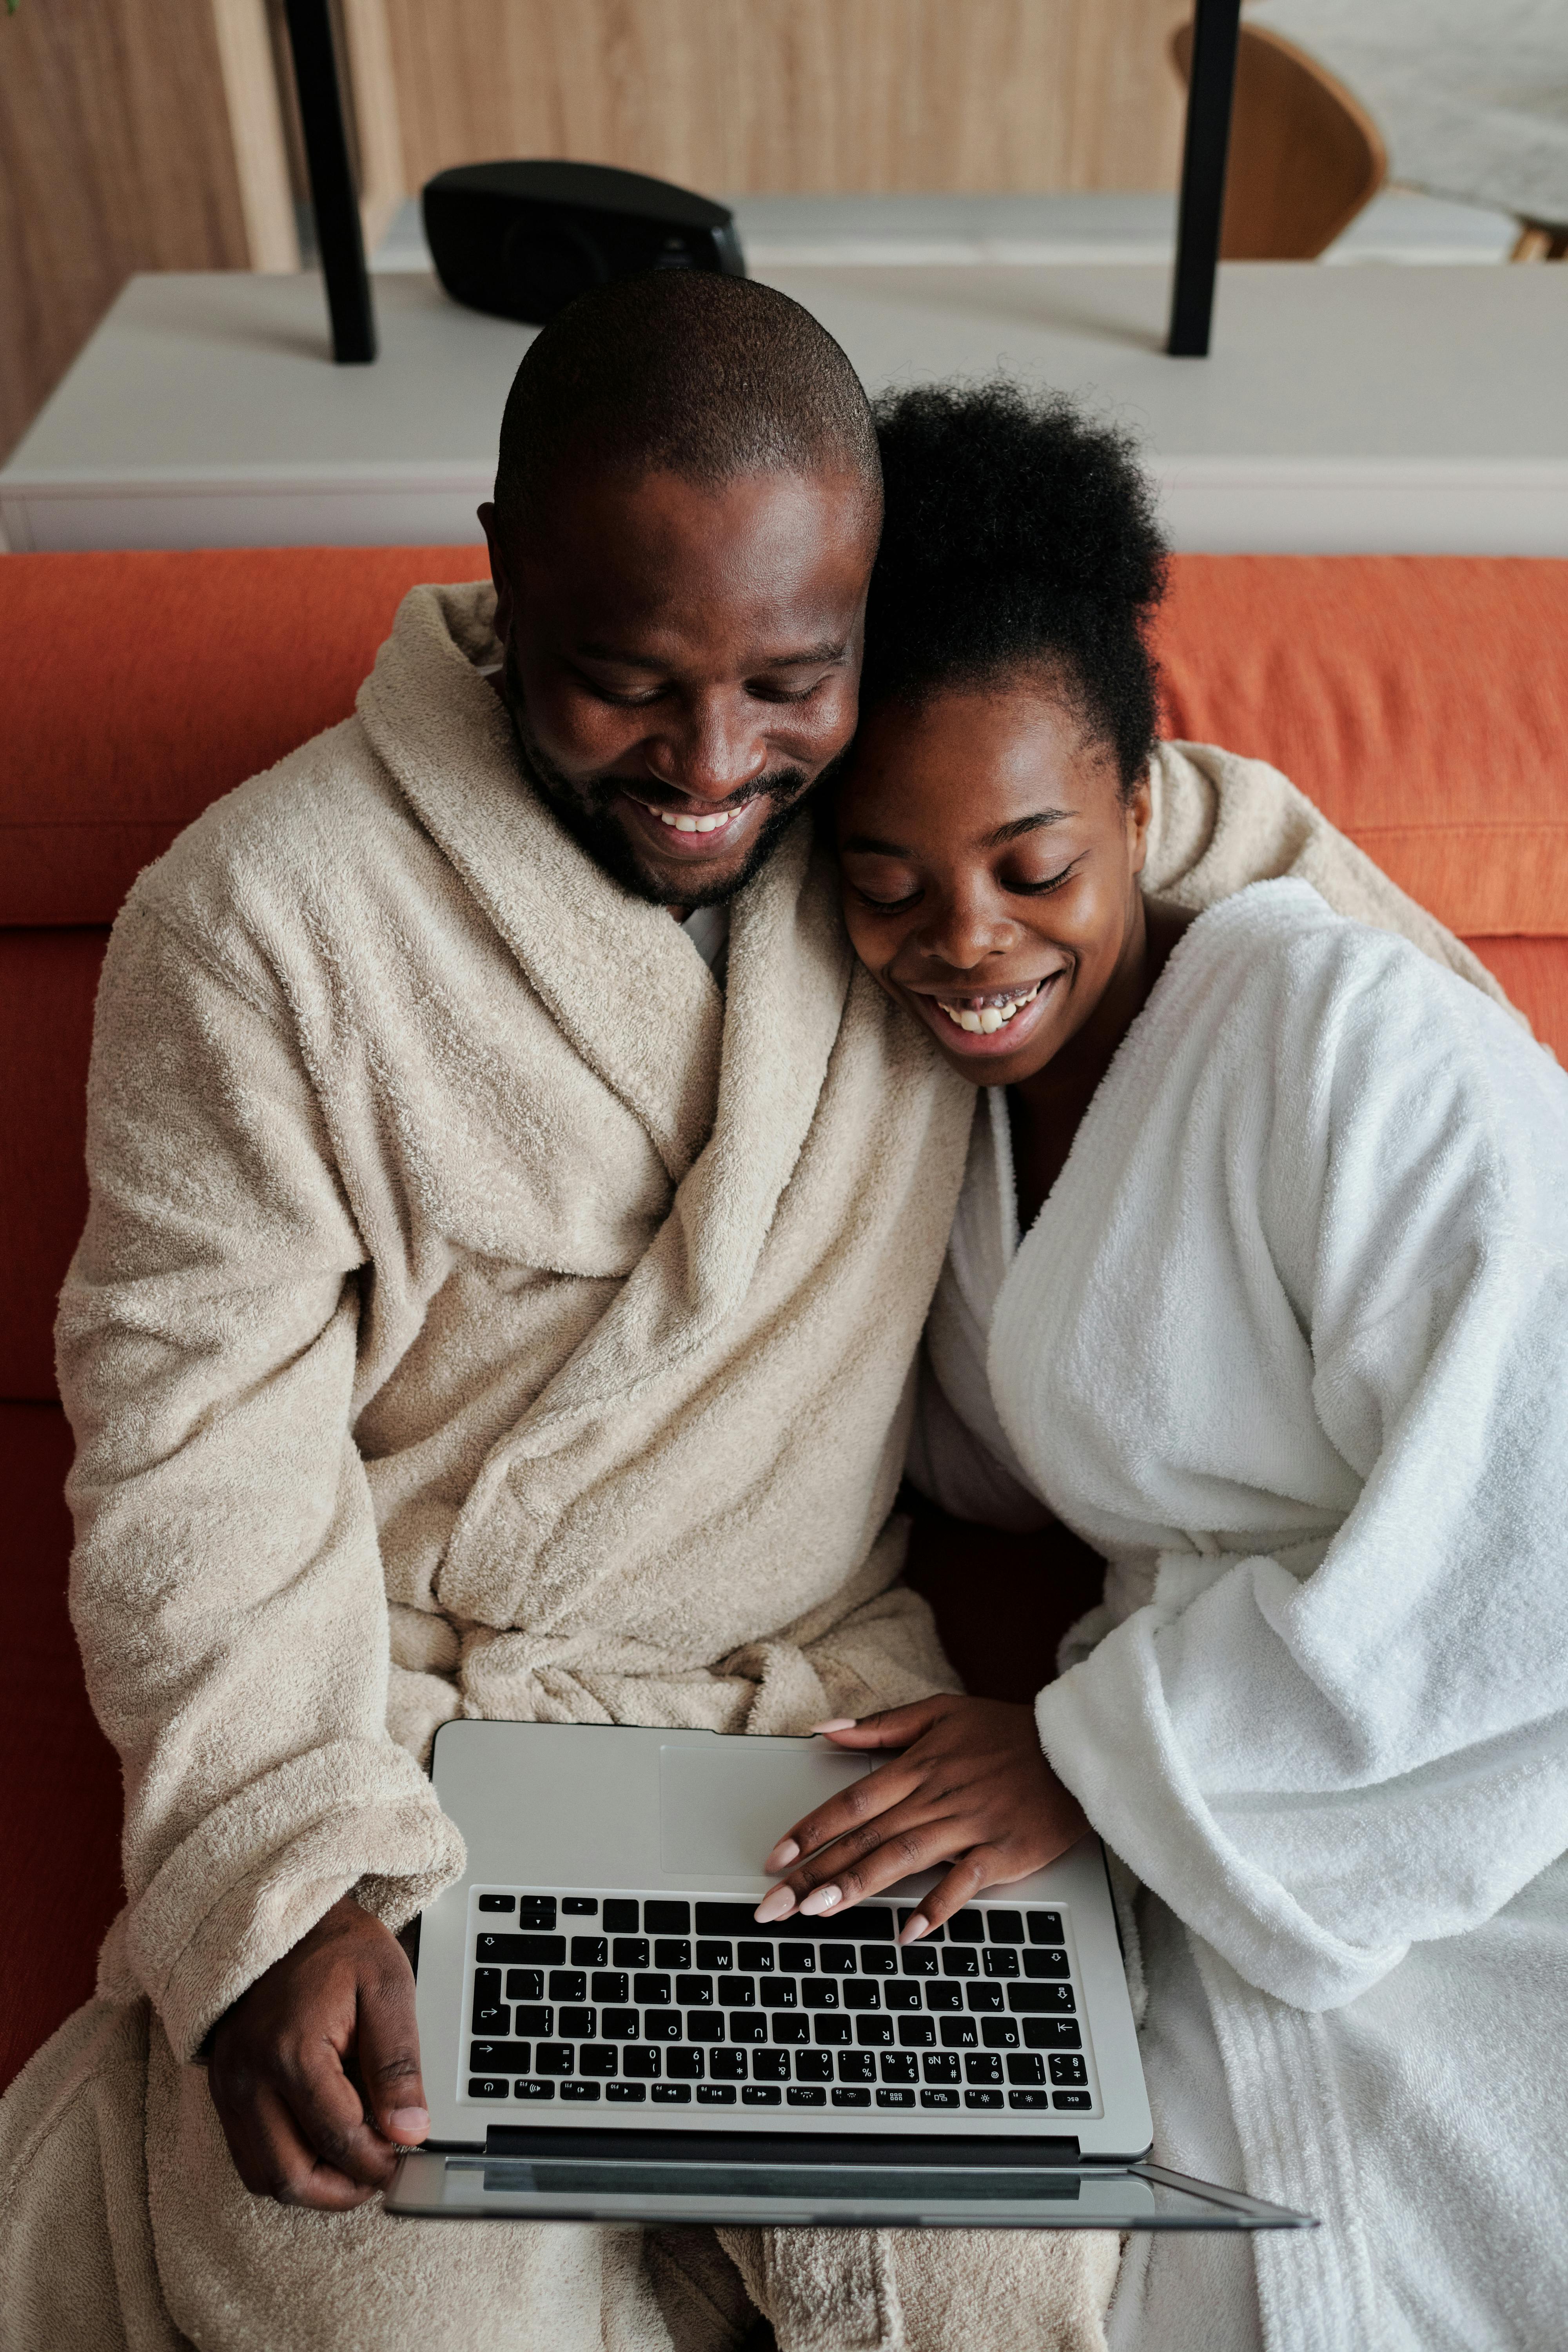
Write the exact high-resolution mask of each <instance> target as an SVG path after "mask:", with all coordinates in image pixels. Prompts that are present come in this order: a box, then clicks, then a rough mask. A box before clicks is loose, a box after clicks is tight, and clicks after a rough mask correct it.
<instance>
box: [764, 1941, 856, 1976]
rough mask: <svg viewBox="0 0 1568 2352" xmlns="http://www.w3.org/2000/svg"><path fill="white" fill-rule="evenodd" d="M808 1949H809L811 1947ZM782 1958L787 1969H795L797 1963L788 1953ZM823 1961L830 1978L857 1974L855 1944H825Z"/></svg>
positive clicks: (822, 1955)
mask: <svg viewBox="0 0 1568 2352" xmlns="http://www.w3.org/2000/svg"><path fill="white" fill-rule="evenodd" d="M808 1948H809V1947H808ZM780 1957H781V1958H782V1959H783V1960H784V1966H785V1968H786V1969H788V1968H793V1967H794V1965H795V1963H794V1961H793V1960H792V1959H791V1958H789V1956H788V1953H787V1952H784V1953H782V1954H781V1955H780ZM821 1959H822V1965H823V1967H824V1968H825V1969H826V1970H827V1973H828V1975H829V1976H830V1977H852V1976H853V1975H854V1974H855V1947H854V1945H853V1944H824V1945H823V1947H822V1950H821Z"/></svg>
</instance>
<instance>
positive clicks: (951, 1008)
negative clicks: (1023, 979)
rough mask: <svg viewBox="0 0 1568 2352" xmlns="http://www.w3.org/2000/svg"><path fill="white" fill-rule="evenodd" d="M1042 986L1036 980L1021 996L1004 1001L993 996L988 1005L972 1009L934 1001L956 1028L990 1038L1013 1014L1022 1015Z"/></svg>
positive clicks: (940, 999) (975, 1035) (967, 1006)
mask: <svg viewBox="0 0 1568 2352" xmlns="http://www.w3.org/2000/svg"><path fill="white" fill-rule="evenodd" d="M1044 985H1045V982H1043V981H1038V980H1037V981H1036V982H1035V984H1034V986H1033V988H1031V989H1027V990H1026V992H1025V993H1024V994H1023V995H1022V996H1014V997H1009V998H1006V999H1005V1000H1004V999H1003V998H1001V997H993V998H992V999H991V1002H990V1003H988V1004H984V1005H980V1006H976V1007H973V1008H972V1007H971V1006H969V1005H967V1004H965V1005H963V1006H960V1005H956V1004H946V1003H943V1002H942V998H941V997H940V996H939V997H938V998H937V1000H936V1001H937V1003H938V1004H939V1005H941V1006H942V1011H943V1012H944V1013H946V1015H947V1017H948V1019H949V1020H950V1021H951V1022H952V1024H953V1025H954V1026H955V1027H956V1028H959V1029H967V1030H968V1032H969V1034H970V1035H971V1036H972V1037H992V1036H994V1035H995V1034H996V1032H997V1030H998V1029H1005V1027H1006V1025H1007V1024H1008V1022H1009V1021H1011V1019H1012V1018H1013V1015H1014V1013H1022V1011H1023V1009H1024V1007H1025V1005H1026V1004H1033V1003H1034V1001H1035V999H1036V997H1037V996H1038V994H1039V992H1040V991H1041V989H1042V988H1043V987H1044Z"/></svg>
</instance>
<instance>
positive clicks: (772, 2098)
mask: <svg viewBox="0 0 1568 2352" xmlns="http://www.w3.org/2000/svg"><path fill="white" fill-rule="evenodd" d="M783 2104H784V2093H783V2092H782V2091H781V2090H778V2089H776V2088H775V2087H774V2085H773V2084H772V2083H748V2084H747V2085H746V2087H745V2089H744V2090H743V2091H742V2094H741V2105H742V2106H743V2107H777V2106H781V2105H783Z"/></svg>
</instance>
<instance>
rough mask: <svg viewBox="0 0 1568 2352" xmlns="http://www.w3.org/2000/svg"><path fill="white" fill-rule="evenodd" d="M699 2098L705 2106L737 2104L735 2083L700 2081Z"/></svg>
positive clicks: (700, 2103)
mask: <svg viewBox="0 0 1568 2352" xmlns="http://www.w3.org/2000/svg"><path fill="white" fill-rule="evenodd" d="M697 2098H698V2103H699V2105H701V2106H704V2107H732V2106H733V2105H734V2104H735V2085H734V2084H733V2083H699V2084H698V2085H697Z"/></svg>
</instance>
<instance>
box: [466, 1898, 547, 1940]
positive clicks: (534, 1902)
mask: <svg viewBox="0 0 1568 2352" xmlns="http://www.w3.org/2000/svg"><path fill="white" fill-rule="evenodd" d="M484 1907H485V1906H484V1905H483V1904H482V1903H481V1904H480V1905H479V1909H480V1910H481V1911H482V1910H483V1909H484ZM508 1908H509V1909H510V1905H509V1906H508ZM517 1924H518V1926H519V1927H539V1928H542V1929H543V1930H544V1932H545V1933H546V1934H548V1933H549V1931H550V1929H551V1928H552V1927H554V1925H555V1897H554V1895H519V1896H518V1898H517Z"/></svg>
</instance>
